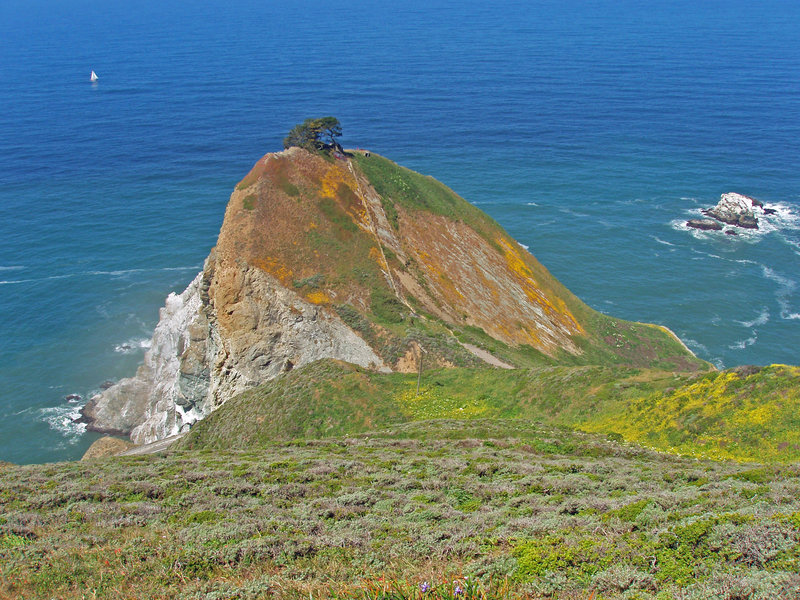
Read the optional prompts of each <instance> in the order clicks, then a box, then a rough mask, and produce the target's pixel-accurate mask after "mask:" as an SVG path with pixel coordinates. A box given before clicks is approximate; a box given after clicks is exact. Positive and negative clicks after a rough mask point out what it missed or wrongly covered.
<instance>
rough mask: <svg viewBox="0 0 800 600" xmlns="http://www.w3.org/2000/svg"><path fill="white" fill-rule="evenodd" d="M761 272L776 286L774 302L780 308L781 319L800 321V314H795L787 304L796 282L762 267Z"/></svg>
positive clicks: (795, 287)
mask: <svg viewBox="0 0 800 600" xmlns="http://www.w3.org/2000/svg"><path fill="white" fill-rule="evenodd" d="M761 272H762V273H763V275H764V277H766V278H767V279H770V280H772V281H774V282H775V283H777V284H778V291H776V292H775V300H777V302H778V306H780V307H781V319H785V320H787V321H795V320H797V319H800V313H797V312H795V311H794V310H793V309H792V306H791V305H790V303H789V296H791V295H792V294H793V293H794V291H795V290H796V289H797V282H796V281H795V280H794V279H789V278H788V277H785V276H783V275H780V274H779V273H776V272H775V271H773V270H772V269H770V268H769V267H765V266H762V267H761Z"/></svg>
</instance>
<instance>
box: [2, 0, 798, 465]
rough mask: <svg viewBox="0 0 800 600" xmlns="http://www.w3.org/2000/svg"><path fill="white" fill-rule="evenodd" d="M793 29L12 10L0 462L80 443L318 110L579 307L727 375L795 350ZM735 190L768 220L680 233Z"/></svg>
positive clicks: (623, 12) (691, 5) (605, 1)
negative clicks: (418, 177)
mask: <svg viewBox="0 0 800 600" xmlns="http://www.w3.org/2000/svg"><path fill="white" fill-rule="evenodd" d="M387 4H388V3H387ZM798 23H800V4H798V3H790V2H783V1H780V2H779V1H772V2H770V1H767V2H760V3H753V2H749V1H745V0H727V1H725V2H722V1H720V2H716V1H708V2H688V1H680V0H679V1H675V2H634V1H633V0H622V1H620V0H592V1H588V2H585V1H580V2H579V1H577V0H559V1H544V0H542V1H537V2H521V1H510V2H505V3H487V2H477V1H474V0H460V1H458V2H449V1H436V0H433V1H430V0H428V1H425V2H422V1H420V0H411V1H407V2H405V3H403V5H402V6H388V5H386V6H384V3H374V2H365V1H363V0H353V1H351V2H347V3H340V2H330V1H328V2H322V1H320V0H308V1H300V2H296V3H287V2H277V1H274V0H260V1H258V2H256V1H253V0H226V1H225V2H222V1H220V0H210V1H207V2H203V3H193V2H188V1H186V0H173V1H172V2H162V1H158V2H157V1H155V0H140V1H138V2H133V3H132V2H120V1H118V0H111V1H104V2H100V1H99V0H63V1H60V2H56V1H55V0H26V1H24V2H23V1H18V0H5V2H3V3H2V4H1V5H0V314H2V316H3V318H2V319H1V320H0V460H8V461H13V462H20V463H28V462H45V461H55V460H68V459H74V458H78V457H80V455H81V454H82V453H83V451H84V450H85V449H86V447H88V445H89V444H90V443H91V441H93V439H95V436H94V435H92V434H86V433H84V432H83V431H82V428H81V426H79V425H76V424H74V423H72V421H71V419H72V418H73V417H74V416H76V415H77V410H78V409H79V407H80V406H81V404H82V402H83V401H84V400H85V398H87V397H88V396H89V395H91V394H92V393H93V392H94V391H96V390H98V389H99V388H100V386H101V385H102V384H103V382H104V381H106V380H109V379H110V380H114V379H118V378H120V377H124V376H130V375H132V374H133V372H134V371H135V369H136V367H137V365H138V363H139V362H140V361H141V358H142V355H143V352H144V350H145V348H146V344H147V340H148V338H149V337H150V334H151V331H152V328H153V327H154V325H155V323H156V322H157V319H158V309H159V307H160V306H161V305H162V304H163V301H164V298H165V297H166V295H167V294H168V293H169V292H171V291H180V290H182V289H183V288H184V287H185V286H186V285H187V284H188V283H189V281H190V280H191V279H192V278H193V276H194V275H195V274H196V272H197V271H198V270H199V269H200V267H201V265H202V262H203V259H204V258H205V256H206V255H207V254H208V251H209V249H210V248H211V247H212V246H213V244H214V242H215V238H216V234H217V232H218V230H219V226H220V224H221V221H222V216H223V212H224V209H225V205H226V203H227V199H228V197H229V195H230V193H231V191H232V189H233V187H234V186H235V184H236V182H237V181H238V180H239V179H240V178H241V177H242V176H244V174H246V172H247V171H248V170H249V168H250V166H251V165H252V164H253V163H254V162H255V161H256V160H257V159H258V158H259V157H260V156H261V155H263V154H264V153H266V152H268V151H273V150H279V149H280V146H281V140H282V138H283V136H284V135H285V133H286V132H287V131H288V130H289V129H290V128H291V127H292V126H293V125H294V124H295V123H298V122H300V121H302V120H303V119H304V118H306V117H309V116H319V115H325V114H332V115H335V116H337V117H338V118H339V119H340V121H341V122H342V125H343V129H344V136H343V140H342V141H343V142H344V144H345V145H346V146H347V145H349V146H360V147H368V148H371V149H372V150H374V151H376V152H379V153H381V154H383V155H385V156H388V157H390V158H392V159H394V160H396V161H398V162H400V163H401V164H404V165H406V166H408V167H410V168H412V169H415V170H418V171H421V172H423V173H426V174H430V175H433V176H434V177H436V178H438V179H440V180H441V181H443V182H445V183H447V184H448V185H450V186H451V187H452V188H453V189H455V190H456V191H457V192H458V193H459V194H461V195H462V196H464V197H465V198H467V199H468V200H470V201H472V202H474V203H475V204H477V205H479V206H480V207H481V208H482V209H484V210H485V211H486V212H488V213H489V214H491V215H492V216H493V217H494V218H495V219H496V220H497V221H499V222H500V223H501V224H502V225H503V226H504V227H506V229H507V230H508V231H509V232H510V233H511V234H512V235H513V236H514V237H515V238H516V239H518V240H519V241H520V242H521V243H522V244H525V245H526V246H529V247H530V250H531V252H532V253H533V254H534V255H535V256H536V257H537V258H539V260H540V261H541V262H543V263H544V264H545V265H546V266H547V267H548V268H549V269H550V270H551V271H552V272H553V273H554V274H555V275H556V276H557V277H558V278H559V279H560V280H561V281H562V282H564V283H565V284H566V285H567V286H568V287H569V288H570V289H572V290H573V291H574V292H575V293H576V294H578V295H579V296H580V297H581V298H582V299H584V300H585V301H586V302H588V303H589V304H590V305H592V306H594V307H595V308H597V309H599V310H602V311H604V312H608V313H610V314H614V315H616V316H619V317H622V318H627V319H635V320H640V321H649V322H655V323H660V324H664V325H667V326H668V327H670V328H671V329H673V330H674V331H675V332H676V333H677V334H678V335H679V336H681V337H682V339H684V341H685V342H686V343H687V344H688V345H689V346H690V347H691V348H692V349H693V350H694V351H695V352H696V353H697V354H698V355H699V356H701V357H702V358H705V359H707V360H710V361H712V362H714V363H715V364H717V365H718V366H720V367H723V366H733V365H736V364H745V363H754V364H766V363H772V362H787V363H795V364H797V363H798V362H800V359H798V353H797V344H798V341H800V289H799V288H798V285H800V27H798V26H797V24H798ZM92 69H93V70H95V71H96V72H97V74H98V75H99V77H100V80H99V81H98V82H97V83H96V84H91V83H89V73H90V70H92ZM729 191H736V192H740V193H744V194H747V195H750V196H754V197H756V198H759V199H761V200H762V201H764V202H765V203H766V205H767V206H768V207H772V208H774V209H776V210H777V213H776V215H773V216H772V217H771V218H770V219H769V221H768V222H767V221H762V230H761V231H759V232H758V233H750V234H746V235H739V236H736V237H732V236H726V235H724V234H716V233H710V234H709V233H699V232H691V231H688V230H687V229H686V228H685V227H684V226H683V223H684V222H685V220H686V219H687V218H689V217H691V216H693V215H696V214H697V213H698V211H699V209H700V208H702V207H708V206H711V205H713V204H715V203H716V202H717V201H718V199H719V196H720V194H721V193H724V192H729ZM73 394H76V395H79V396H80V397H81V399H76V398H72V399H68V397H70V396H71V395H73Z"/></svg>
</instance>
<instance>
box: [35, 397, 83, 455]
mask: <svg viewBox="0 0 800 600" xmlns="http://www.w3.org/2000/svg"><path fill="white" fill-rule="evenodd" d="M81 408H83V403H82V402H81V401H75V400H67V403H66V404H62V405H61V406H51V407H48V408H42V409H41V410H40V411H39V413H40V414H41V417H42V420H44V421H45V422H46V423H47V424H48V425H49V426H50V429H52V430H54V431H58V432H59V433H61V434H62V435H63V436H64V437H65V438H67V440H68V442H69V443H70V444H76V443H78V441H79V440H80V438H81V436H82V435H83V434H84V433H85V432H86V423H76V422H75V421H76V419H78V418H79V417H80V416H81Z"/></svg>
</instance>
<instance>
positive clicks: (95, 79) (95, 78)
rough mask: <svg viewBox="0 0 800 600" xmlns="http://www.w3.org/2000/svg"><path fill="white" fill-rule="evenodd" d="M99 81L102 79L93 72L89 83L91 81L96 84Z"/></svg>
mask: <svg viewBox="0 0 800 600" xmlns="http://www.w3.org/2000/svg"><path fill="white" fill-rule="evenodd" d="M98 79H100V78H99V77H98V76H97V73H95V72H94V71H92V74H91V75H89V81H91V82H92V83H94V82H95V81H97V80H98Z"/></svg>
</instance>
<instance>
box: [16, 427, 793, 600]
mask: <svg viewBox="0 0 800 600" xmlns="http://www.w3.org/2000/svg"><path fill="white" fill-rule="evenodd" d="M242 446H243V449H240V450H221V449H213V450H210V449H208V448H206V449H200V450H190V451H187V450H182V451H173V452H171V453H169V454H166V455H151V456H142V457H127V458H126V457H116V458H109V459H97V460H94V461H91V462H88V463H87V462H83V463H66V464H52V465H35V466H24V467H16V466H6V467H4V468H3V469H2V470H0V515H2V517H0V597H9V598H12V597H13V598H53V597H58V598H94V597H97V598H148V599H150V598H180V599H187V600H188V599H206V600H211V599H219V598H228V599H233V598H240V599H241V598H250V599H256V598H265V597H280V598H297V599H300V598H309V597H311V598H352V599H354V600H355V599H359V600H362V599H367V598H369V599H373V598H374V599H377V598H384V599H386V598H419V599H422V598H435V599H442V598H459V599H460V598H561V599H586V600H588V599H589V598H595V599H616V598H620V599H621V598H627V599H632V598H640V599H666V598H673V599H677V598H692V599H698V600H699V599H707V600H712V599H715V600H716V599H727V600H734V599H738V598H754V599H755V598H791V597H794V596H792V595H791V594H793V593H794V592H795V591H796V590H797V589H798V586H800V576H799V575H798V569H800V470H798V468H797V467H796V466H791V467H789V466H787V467H768V468H766V467H763V466H759V465H739V464H736V463H731V462H712V461H698V460H695V459H685V458H679V457H675V456H669V455H664V454H659V453H656V452H653V451H649V450H645V449H642V448H639V447H637V446H632V445H627V444H619V443H617V442H613V441H610V440H609V439H608V438H607V437H605V436H601V435H592V434H585V433H580V432H574V431H571V430H568V429H564V428H555V427H551V426H545V425H539V424H536V423H535V422H531V421H527V420H520V419H511V420H496V419H490V420H487V419H472V420H433V421H414V422H409V423H405V424H400V423H398V424H396V425H394V426H392V427H385V428H379V429H376V430H373V431H370V432H366V433H363V434H360V435H349V436H338V437H331V438H321V439H316V440H310V439H309V440H293V441H286V442H262V441H258V442H251V443H249V444H242ZM423 590H425V591H423Z"/></svg>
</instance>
